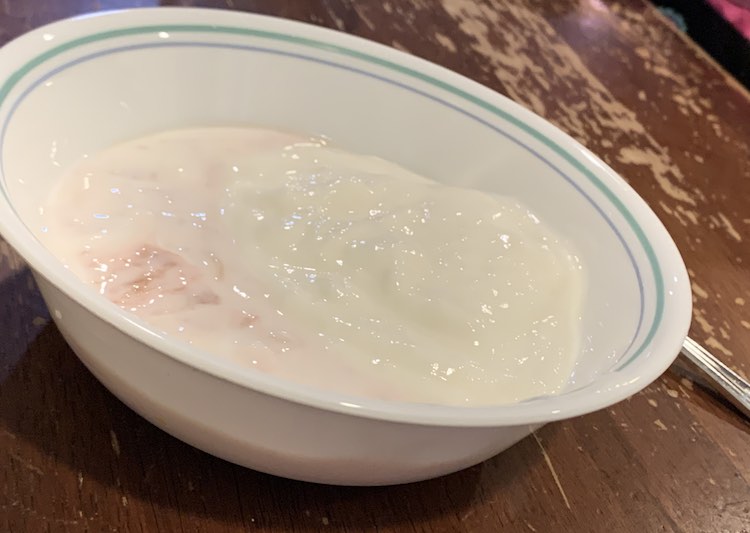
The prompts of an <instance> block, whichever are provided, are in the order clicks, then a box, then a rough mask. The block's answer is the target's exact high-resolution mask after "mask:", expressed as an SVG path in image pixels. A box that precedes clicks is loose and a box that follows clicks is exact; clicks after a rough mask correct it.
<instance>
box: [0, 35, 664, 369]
mask: <svg viewBox="0 0 750 533" xmlns="http://www.w3.org/2000/svg"><path fill="white" fill-rule="evenodd" d="M163 31H167V32H199V33H209V34H216V33H228V34H232V35H244V36H251V37H261V38H269V39H273V40H276V41H285V42H291V43H294V44H300V45H304V46H308V47H314V48H318V49H323V50H326V51H328V52H336V53H339V54H343V55H346V56H350V57H355V58H357V59H362V60H365V61H367V62H369V63H372V64H377V65H379V66H383V67H386V68H389V69H390V70H393V71H396V72H399V73H402V74H406V75H409V76H410V77H412V78H416V79H419V80H421V81H425V82H427V83H429V84H431V85H433V86H435V87H437V88H440V89H443V90H445V91H447V92H449V93H450V94H453V95H454V96H458V97H460V98H462V99H463V100H465V101H468V102H470V103H473V104H476V105H479V106H480V107H481V108H483V109H485V110H488V111H490V112H492V114H494V115H495V116H497V117H498V118H500V119H502V120H504V121H505V122H508V123H510V124H512V125H513V126H516V127H518V128H520V129H521V130H523V131H525V132H526V133H528V134H530V135H532V136H533V137H534V138H535V139H537V140H538V141H540V142H541V143H542V144H544V145H545V146H547V147H548V148H551V149H552V150H553V151H554V152H555V153H556V154H557V155H559V156H561V157H563V159H565V160H566V161H567V162H569V163H571V164H572V165H573V166H574V167H575V168H576V169H577V170H579V171H580V172H581V173H582V174H583V175H584V177H586V178H587V179H588V180H589V181H590V182H591V183H593V184H594V185H595V186H596V187H597V188H598V189H599V190H600V191H601V192H603V193H604V194H605V196H606V197H607V198H608V200H610V202H611V203H612V204H613V205H614V207H615V208H616V209H617V210H618V211H619V212H620V214H621V215H622V216H623V218H624V219H625V220H626V221H627V222H628V224H629V226H630V227H631V229H632V230H633V233H634V234H635V235H636V237H637V238H638V240H639V242H640V244H641V246H642V247H643V250H644V252H645V254H646V256H647V258H648V260H649V263H650V266H651V268H652V273H653V275H654V281H655V285H656V312H655V315H654V320H653V322H652V324H651V326H650V328H649V331H648V333H647V335H646V338H645V339H644V340H643V342H642V343H641V344H640V345H639V346H638V348H637V349H635V350H633V347H634V344H635V341H636V339H637V338H638V336H639V334H640V332H641V330H642V328H643V321H644V307H645V302H644V287H643V279H642V274H641V272H640V269H639V267H638V264H637V262H636V260H635V257H634V255H633V252H632V250H631V249H630V247H629V246H628V244H627V242H626V241H625V239H624V237H623V235H622V234H621V233H620V231H619V230H618V229H617V227H616V226H615V224H614V223H613V222H612V220H611V219H610V218H609V217H608V216H607V215H606V213H605V212H604V210H603V209H602V207H601V206H599V205H598V204H597V203H596V202H595V201H594V200H593V199H592V198H591V196H590V195H589V194H587V193H586V192H585V191H584V190H583V189H582V188H581V187H580V186H579V185H578V184H577V183H576V182H575V181H574V180H572V179H571V178H570V176H569V175H567V174H566V173H565V172H563V171H562V170H561V169H560V168H558V167H556V166H555V165H554V164H553V163H552V162H551V161H549V160H548V159H547V158H545V157H544V156H542V155H541V154H540V153H539V152H538V151H536V150H534V149H533V148H532V147H531V146H529V145H527V144H526V143H524V142H523V141H521V140H520V139H518V138H516V137H513V135H511V134H510V133H509V132H507V131H505V130H503V129H501V128H500V127H498V126H496V125H494V124H492V123H490V122H488V121H487V120H485V119H483V118H481V117H479V116H478V115H476V114H473V113H471V112H469V111H467V110H466V109H463V108H461V107H459V106H457V105H455V104H452V103H450V102H448V101H446V100H444V99H442V98H440V97H438V96H435V95H433V94H429V93H427V92H425V91H423V90H420V89H417V88H416V87H413V86H411V85H408V84H406V83H403V82H400V81H397V80H394V79H390V78H387V77H385V76H381V75H378V74H375V73H373V72H369V71H367V70H363V69H360V68H356V67H352V66H349V65H344V64H341V63H336V62H334V61H329V60H324V59H321V58H318V57H312V56H308V55H304V54H300V53H293V52H288V51H282V50H277V49H271V48H266V47H258V46H249V45H234V44H227V43H205V42H193V41H181V42H174V41H171V42H157V43H148V44H136V45H128V46H120V47H113V48H110V49H106V50H101V51H98V52H95V53H92V54H88V55H85V56H81V57H79V58H76V59H74V60H71V61H69V62H67V63H65V64H64V65H61V66H58V67H56V68H54V69H52V70H50V71H48V72H46V73H45V74H44V75H42V76H41V77H39V78H38V79H37V80H36V81H34V82H33V83H32V84H31V85H30V86H28V87H27V88H26V89H25V90H24V91H23V92H22V93H21V94H20V96H19V97H18V98H17V99H16V100H15V101H14V102H13V103H12V104H11V106H10V110H9V112H8V114H7V118H6V120H5V121H4V122H3V125H2V129H1V130H0V146H2V144H3V142H4V139H5V134H6V131H7V127H8V123H9V122H10V119H11V118H12V116H13V114H14V113H15V111H16V110H17V108H18V107H19V106H20V104H21V103H22V101H23V100H24V99H25V98H26V96H28V94H29V93H30V92H31V91H33V90H34V89H35V88H36V87H37V86H38V85H39V84H41V83H44V82H45V81H46V80H47V79H49V78H50V77H51V76H54V75H55V74H58V73H60V72H62V71H64V70H66V69H68V68H71V67H72V66H75V65H77V64H80V63H83V62H86V61H90V60H92V59H95V58H98V57H102V56H106V55H111V54H115V53H121V52H124V51H128V50H136V49H145V48H165V47H203V48H225V49H234V50H243V51H249V52H255V53H266V54H274V55H280V56H285V57H290V58H295V59H298V60H302V61H310V62H315V63H318V64H323V65H326V66H329V67H333V68H337V69H341V70H346V71H349V72H352V73H356V74H359V75H363V76H367V77H369V78H372V79H376V80H378V81H381V82H384V83H388V84H390V85H393V86H396V87H399V88H401V89H404V90H407V91H410V92H412V93H414V94H417V95H419V96H421V97H424V98H428V99H430V100H432V101H434V102H436V103H439V104H441V105H443V106H445V107H447V108H450V109H452V110H453V111H456V112H458V113H461V114H463V115H464V116H466V117H469V118H471V119H472V120H474V121H476V122H478V123H480V124H482V125H484V126H485V127H488V128H490V129H492V130H493V131H495V132H496V133H498V134H500V135H502V136H503V137H505V138H506V139H508V140H510V141H512V142H513V143H515V144H516V145H518V146H519V147H521V148H523V149H525V150H526V151H528V152H529V153H530V154H531V155H533V156H534V157H536V158H537V159H538V160H540V161H541V162H543V163H544V164H545V165H547V166H548V167H549V168H550V169H552V170H553V171H554V172H555V173H556V174H558V175H559V176H560V177H561V178H563V179H564V180H565V181H566V182H567V183H568V184H570V185H571V186H572V187H573V188H575V189H576V191H577V192H578V193H579V194H580V195H582V196H583V197H584V198H585V199H586V200H587V201H588V202H589V203H590V204H591V205H592V206H593V207H594V209H595V210H596V211H597V212H598V213H599V215H600V216H601V217H602V218H603V219H604V220H605V222H606V223H607V225H608V226H609V227H610V229H611V230H612V232H613V233H614V234H615V236H616V237H617V239H618V240H619V241H620V243H621V245H622V246H623V248H624V250H625V252H626V254H627V256H628V258H629V260H630V263H631V266H632V268H633V270H634V273H635V276H636V279H637V281H638V287H639V293H640V294H639V297H640V304H639V307H640V312H639V319H638V324H637V327H636V330H635V333H634V334H633V337H632V338H631V340H630V343H629V345H628V347H627V348H626V349H625V350H624V351H623V352H622V354H620V355H619V356H618V358H617V362H616V364H617V363H621V362H622V364H620V365H619V366H618V368H617V370H620V369H622V368H624V367H626V366H627V365H629V364H630V363H631V362H632V361H634V360H635V359H637V358H638V356H639V355H640V354H642V353H643V352H644V351H645V349H646V347H647V346H648V345H649V343H650V342H651V339H652V338H653V336H654V334H655V333H656V329H657V328H658V325H659V323H660V322H661V319H662V315H663V306H664V294H663V279H662V275H661V268H660V266H659V263H658V260H657V259H656V255H655V253H654V251H653V247H652V246H651V243H650V242H649V241H648V239H647V238H646V236H645V232H644V231H643V229H642V228H641V227H640V225H639V224H638V223H637V221H636V220H635V218H634V217H633V215H632V214H631V213H630V212H629V211H628V210H627V208H626V207H625V206H624V204H623V203H622V202H621V201H620V200H619V198H617V196H616V195H615V194H614V193H613V192H612V191H611V190H610V189H609V188H608V187H607V186H606V185H605V184H604V183H603V182H602V181H601V180H600V179H599V178H598V177H597V176H596V175H595V174H594V173H593V172H592V171H591V170H590V169H588V168H587V167H586V166H585V165H584V164H583V163H581V162H580V161H579V160H578V159H577V158H576V157H575V156H574V155H573V154H571V153H570V152H568V151H566V150H565V149H564V148H562V147H561V146H560V145H558V144H557V143H555V142H554V141H552V140H551V139H549V138H548V137H546V136H545V135H543V134H542V133H541V132H539V131H538V130H535V129H534V128H532V127H531V126H529V125H528V124H526V123H524V122H522V121H521V120H520V119H518V118H516V117H514V116H512V115H510V114H509V113H508V112H506V111H503V110H502V109H499V108H497V107H496V106H494V105H492V104H490V103H488V102H486V101H484V100H481V99H480V98H478V97H475V96H473V95H471V94H468V93H466V92H465V91H463V90H461V89H459V88H457V87H455V86H453V85H450V84H448V83H446V82H443V81H441V80H438V79H436V78H432V77H430V76H427V75H425V74H423V73H420V72H417V71H414V70H411V69H409V68H407V67H404V66H402V65H398V64H395V63H391V62H389V61H386V60H383V59H381V58H378V57H374V56H370V55H367V54H363V53H361V52H358V51H355V50H351V49H348V48H344V47H341V46H338V45H331V44H328V43H325V42H321V41H315V40H310V39H306V38H301V37H296V36H293V35H287V34H282V33H274V32H267V31H262V30H251V29H244V28H232V27H218V26H201V25H179V26H175V25H168V26H148V27H133V28H124V29H121V30H114V31H110V32H103V33H99V34H92V35H89V36H85V37H82V38H79V39H76V40H73V41H70V42H68V43H65V44H62V45H59V46H57V47H55V48H53V49H51V50H48V51H47V52H45V53H43V54H40V55H39V56H37V57H35V58H34V59H32V60H30V61H29V62H28V63H26V64H25V65H24V66H22V67H21V68H20V69H19V70H18V71H16V72H15V73H14V74H13V75H11V76H10V77H9V78H8V80H6V82H5V83H4V84H3V85H2V87H0V106H3V105H6V104H7V102H6V100H7V98H8V95H9V93H10V92H11V91H12V89H13V88H14V87H15V86H16V85H17V84H18V83H19V82H20V81H21V80H22V79H23V78H24V77H25V76H26V75H28V74H29V73H30V72H31V71H33V70H35V69H36V68H37V67H39V66H41V65H43V64H44V63H45V62H46V61H47V60H49V59H51V58H53V57H56V56H57V55H59V54H61V53H63V52H66V51H68V50H71V49H73V48H76V47H79V46H82V45H85V44H88V43H92V42H97V41H101V40H106V39H113V38H116V37H122V36H128V35H138V34H149V33H151V34H153V33H158V32H163ZM3 165H4V161H3V159H2V154H1V153H0V176H2V180H0V189H1V190H2V192H3V194H5V196H6V198H7V197H8V194H7V191H6V187H5V182H4V176H5V172H4V166H3ZM9 203H10V202H9ZM631 352H632V354H631ZM623 359H625V361H624V362H623Z"/></svg>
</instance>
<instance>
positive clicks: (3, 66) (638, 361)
mask: <svg viewBox="0 0 750 533" xmlns="http://www.w3.org/2000/svg"><path fill="white" fill-rule="evenodd" d="M180 25H181V26H184V27H185V28H189V29H190V30H191V31H200V30H201V29H202V30H208V29H211V31H218V30H221V29H222V28H223V29H230V30H233V32H234V33H235V34H236V33H245V34H247V33H248V32H250V34H253V35H254V36H255V37H266V38H274V37H276V38H278V37H279V36H280V35H281V36H283V37H284V38H285V39H287V40H289V41H292V42H294V43H295V44H308V45H311V46H313V47H316V48H317V49H318V50H321V49H323V50H326V51H327V52H331V51H333V52H337V53H340V54H342V55H343V56H344V57H346V56H349V57H350V58H356V59H365V60H369V61H372V62H373V63H375V64H377V65H378V66H380V67H383V66H385V67H389V68H393V69H395V70H397V71H398V72H399V73H401V74H407V75H412V76H415V77H417V78H419V79H421V80H428V81H432V82H435V83H436V84H437V85H439V86H443V87H446V86H447V87H450V88H453V89H454V91H453V92H454V93H455V92H456V91H457V92H459V93H460V94H461V95H464V96H467V97H468V98H469V99H471V100H473V101H474V103H476V102H479V103H481V104H483V105H484V106H485V107H489V108H490V109H495V110H497V111H503V112H504V113H505V114H507V115H510V116H512V117H515V118H516V119H517V120H518V121H519V123H522V124H524V125H526V127H528V128H530V129H532V130H534V131H535V132H537V137H538V138H541V139H546V140H548V141H549V142H552V143H553V144H555V145H557V146H559V147H561V149H563V148H564V151H565V153H566V154H567V155H568V157H569V159H572V160H573V161H574V162H575V163H576V164H577V166H582V167H585V169H586V170H587V171H588V172H589V173H591V174H592V175H595V176H596V177H597V179H598V180H601V181H602V183H605V182H606V185H603V186H604V187H605V189H607V191H608V192H609V194H608V196H609V199H610V200H612V199H613V198H614V201H616V202H618V203H619V205H618V204H616V206H617V207H618V209H620V210H621V211H622V213H623V215H624V216H626V218H631V219H632V220H633V221H635V223H636V225H637V226H638V227H639V228H640V229H641V232H642V235H639V239H641V237H642V238H643V239H645V243H646V244H644V242H643V241H642V242H641V244H644V246H646V248H647V249H646V252H647V254H646V255H649V254H648V252H649V250H648V249H650V252H651V254H652V256H653V257H651V256H649V260H652V259H653V260H654V261H655V266H656V268H657V269H662V270H663V271H664V273H667V272H668V273H669V275H670V276H672V278H673V284H671V285H670V287H671V288H672V291H673V294H672V295H671V296H670V298H664V300H665V302H664V303H663V308H662V313H663V315H664V317H665V321H663V322H662V324H661V330H659V331H656V330H654V331H652V332H651V333H652V335H650V337H649V338H647V339H646V341H644V345H643V348H644V350H643V351H642V353H640V355H639V354H638V353H636V354H635V356H634V357H633V358H632V359H631V360H629V361H626V362H625V364H623V365H622V366H621V367H619V369H618V370H617V371H615V372H612V373H610V374H606V375H604V376H601V377H600V378H598V379H597V380H596V381H595V382H594V383H592V384H590V385H587V386H585V387H582V388H581V389H580V390H575V391H570V392H565V393H563V394H560V395H555V396H546V397H540V398H535V399H532V400H527V401H524V402H520V403H516V404H508V405H496V406H475V407H463V406H445V405H433V404H420V403H406V402H395V401H384V400H376V399H371V398H364V397H354V396H350V397H347V396H344V395H341V394H338V393H332V392H329V391H325V390H321V389H317V388H313V387H309V386H306V385H302V384H298V383H295V382H291V381H289V380H286V379H283V378H278V377H276V376H274V375H271V374H266V373H263V372H260V371H257V370H253V369H244V368H240V367H238V366H237V365H234V364H231V363H228V362H225V361H222V360H220V358H216V357H212V356H211V355H210V354H208V353H207V352H204V351H200V350H197V349H195V348H191V347H190V346H188V345H187V344H183V343H182V342H179V341H177V340H176V339H173V338H170V337H167V336H165V335H161V334H158V333H156V332H154V331H152V330H150V329H149V327H148V325H147V324H146V323H145V322H143V321H141V320H139V319H137V318H135V317H132V316H130V315H129V314H127V313H126V312H125V311H123V310H122V309H120V308H119V307H118V306H116V305H115V304H113V303H111V302H109V301H107V300H105V299H104V298H101V297H100V296H99V295H98V294H96V293H95V291H93V290H88V286H86V285H85V284H84V283H83V282H81V281H80V280H78V279H77V278H76V277H75V276H73V275H72V274H71V273H70V272H69V271H67V269H65V268H64V267H63V266H62V264H61V263H60V262H59V261H58V260H57V259H56V258H54V256H52V254H51V253H50V252H48V251H47V250H46V248H45V247H44V246H43V245H42V244H41V243H40V242H39V241H38V240H37V239H36V238H35V237H34V236H33V234H32V233H31V231H30V230H29V229H28V228H27V227H26V225H25V224H24V223H23V222H22V220H21V219H20V217H19V216H18V215H16V214H15V211H14V209H13V207H12V205H11V203H10V200H9V198H8V197H7V195H6V194H0V233H2V235H3V236H4V237H5V239H6V240H7V241H8V242H9V244H11V246H13V247H14V248H15V249H16V250H17V251H18V253H19V254H20V255H21V256H22V257H23V258H24V259H25V260H26V261H27V263H29V265H30V266H31V267H32V269H33V270H34V271H35V272H36V273H37V274H39V275H41V276H43V277H44V278H45V279H47V280H48V281H49V282H50V283H52V284H53V285H54V286H55V287H56V288H57V289H59V290H61V291H62V292H63V293H64V294H66V295H67V296H68V297H70V298H71V299H73V300H74V301H76V302H77V303H78V304H79V305H81V306H83V307H84V308H86V309H87V310H89V311H90V312H92V313H94V314H95V315H96V316H97V317H98V318H101V319H102V320H104V321H106V322H107V323H109V324H110V325H112V326H114V327H115V328H117V329H119V330H120V331H122V332H123V333H125V334H126V335H128V336H130V337H133V338H134V339H136V340H138V341H139V342H141V343H143V344H145V345H147V346H149V347H150V348H152V349H154V350H155V351H157V352H159V353H160V354H162V355H163V356H166V357H169V358H171V359H173V360H175V361H176V362H179V363H181V364H184V365H187V366H189V367H191V368H194V369H196V370H199V371H202V372H205V373H207V374H210V375H212V376H213V377H215V378H219V379H222V380H224V381H226V382H229V383H232V384H234V385H236V386H240V387H243V388H249V389H252V390H255V391H257V392H261V393H264V394H267V395H270V396H274V397H277V398H281V399H284V400H287V401H291V402H294V403H297V404H302V405H307V406H311V407H315V408H318V409H323V410H326V411H334V412H338V413H343V414H349V415H354V416H359V417H366V418H373V419H379V420H387V421H393V422H402V423H412V424H422V425H440V426H473V427H482V426H485V427H490V426H504V425H516V424H532V423H538V422H548V421H552V420H558V419H563V418H569V417H572V416H577V415H580V414H585V413H588V412H592V411H595V410H598V409H601V408H604V407H607V406H609V405H612V404H614V403H616V402H618V401H620V400H623V399H625V398H626V397H628V396H631V395H632V394H635V393H636V392H638V391H639V390H641V389H642V388H643V387H645V386H646V385H648V384H649V383H650V382H652V381H653V380H654V379H656V378H657V377H658V376H659V375H660V374H661V373H662V372H663V371H664V370H666V368H667V367H668V366H669V365H670V364H671V362H672V361H673V360H674V358H675V357H676V356H677V354H678V352H679V350H680V346H681V345H682V342H683V340H684V338H685V336H686V335H687V331H688V327H689V324H690V319H691V309H692V300H691V296H690V284H689V278H688V276H687V271H686V269H685V265H684V262H683V260H682V258H681V256H680V254H679V251H678V250H677V247H676V245H675V243H674V241H673V240H672V239H671V237H670V236H669V234H668V233H667V230H666V229H665V228H664V226H663V225H662V223H661V222H660V221H659V219H658V218H657V217H656V215H655V214H654V213H653V211H652V210H651V209H650V208H649V207H648V206H647V205H646V203H645V201H643V199H641V198H640V196H638V194H637V193H636V192H635V191H634V190H633V189H632V188H631V187H630V186H629V185H628V184H627V183H626V182H625V181H624V180H623V179H622V178H621V177H620V176H619V175H617V173H615V172H614V170H612V169H611V168H609V167H608V166H607V165H606V164H605V163H604V162H603V161H601V160H600V159H599V158H598V157H596V156H595V155H593V154H592V153H591V152H589V151H588V150H587V149H586V148H584V147H583V146H582V145H581V144H579V143H578V142H577V141H575V140H574V139H573V138H571V137H570V136H568V135H567V134H565V133H563V132H562V131H561V130H559V129H558V128H556V127H555V126H553V125H552V124H550V123H549V122H547V121H545V120H544V119H542V118H541V117H539V116H538V115H536V114H534V113H532V112H531V111H529V110H527V109H526V108H524V107H522V106H520V105H519V104H516V103H515V102H513V101H511V100H509V99H508V98H506V97H504V96H502V95H500V94H499V93H496V92H494V91H492V90H490V89H489V88H487V87H484V86H483V85H480V84H479V83H477V82H474V81H472V80H470V79H468V78H466V77H464V76H461V75H460V74H458V73H456V72H453V71H450V70H448V69H445V68H443V67H440V66H438V65H436V64H434V63H431V62H428V61H426V60H423V59H420V58H417V57H415V56H412V55H410V54H407V53H405V52H401V51H398V50H395V49H393V48H390V47H387V46H384V45H381V44H378V43H375V42H372V41H368V40H365V39H362V38H359V37H356V36H352V35H349V34H345V33H342V32H338V31H335V30H330V29H327V28H321V27H317V26H313V25H310V24H306V23H302V22H297V21H291V20H286V19H280V18H276V17H269V16H265V15H257V14H250V13H241V12H235V11H228V10H219V9H206V8H176V7H168V8H165V7H150V8H135V9H126V10H119V11H104V12H98V13H94V14H87V15H82V16H78V17H73V18H70V19H65V20H62V21H58V22H53V23H51V24H48V25H46V26H42V27H40V28H37V29H35V30H32V31H31V32H29V33H27V34H24V35H22V36H21V37H18V38H17V39H14V40H13V41H11V42H10V43H8V44H7V45H5V46H4V47H3V48H1V49H0V76H1V77H0V79H6V80H8V81H6V82H5V83H4V84H3V85H2V86H1V87H0V109H1V108H2V106H3V104H4V100H5V98H6V97H7V96H8V94H9V93H10V91H11V90H12V89H13V86H14V84H15V83H16V82H17V81H18V80H19V79H21V78H22V77H23V74H24V67H20V68H16V67H17V64H18V63H21V64H24V65H26V66H28V65H30V64H33V63H34V61H35V59H38V58H40V57H49V56H50V54H51V53H52V52H54V51H55V50H63V49H64V47H66V46H68V47H74V46H77V45H78V44H86V43H88V42H92V41H93V40H94V39H93V37H92V36H96V35H104V34H110V35H114V36H116V37H119V38H123V37H127V36H128V35H135V34H136V33H135V32H134V31H132V30H133V28H136V27H137V28H140V29H141V30H142V31H146V30H148V31H153V32H158V31H162V30H163V31H174V30H175V29H176V27H177V26H180ZM58 34H61V35H64V36H65V37H66V38H67V39H68V41H66V43H63V44H62V45H57V44H56V43H55V45H54V46H52V45H48V47H47V51H46V52H44V53H41V54H38V55H37V56H35V58H34V59H31V60H29V58H28V57H27V54H25V53H24V48H25V47H26V46H28V45H29V44H31V43H34V44H35V45H36V46H37V47H38V44H39V40H40V39H39V38H40V37H42V38H44V37H45V35H47V36H48V35H58ZM217 34H218V33H217ZM44 40H48V39H44ZM31 48H34V47H31ZM14 54H16V55H18V56H19V57H20V58H22V59H21V60H15V61H14V59H13V58H14V57H15V55H14ZM0 150H2V147H1V146H0ZM4 180H5V177H4V176H0V181H1V182H2V183H3V188H4ZM607 185H608V186H607ZM623 210H624V211H623ZM657 245H658V246H657ZM652 266H653V265H652ZM665 267H668V268H665ZM666 290H667V289H666V287H664V286H662V287H661V288H659V287H657V296H658V295H659V294H660V293H659V291H663V292H665V293H666ZM662 297H664V295H663V294H662ZM667 310H669V311H670V312H669V313H666V311H667ZM630 363H634V364H632V365H631V364H630Z"/></svg>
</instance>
